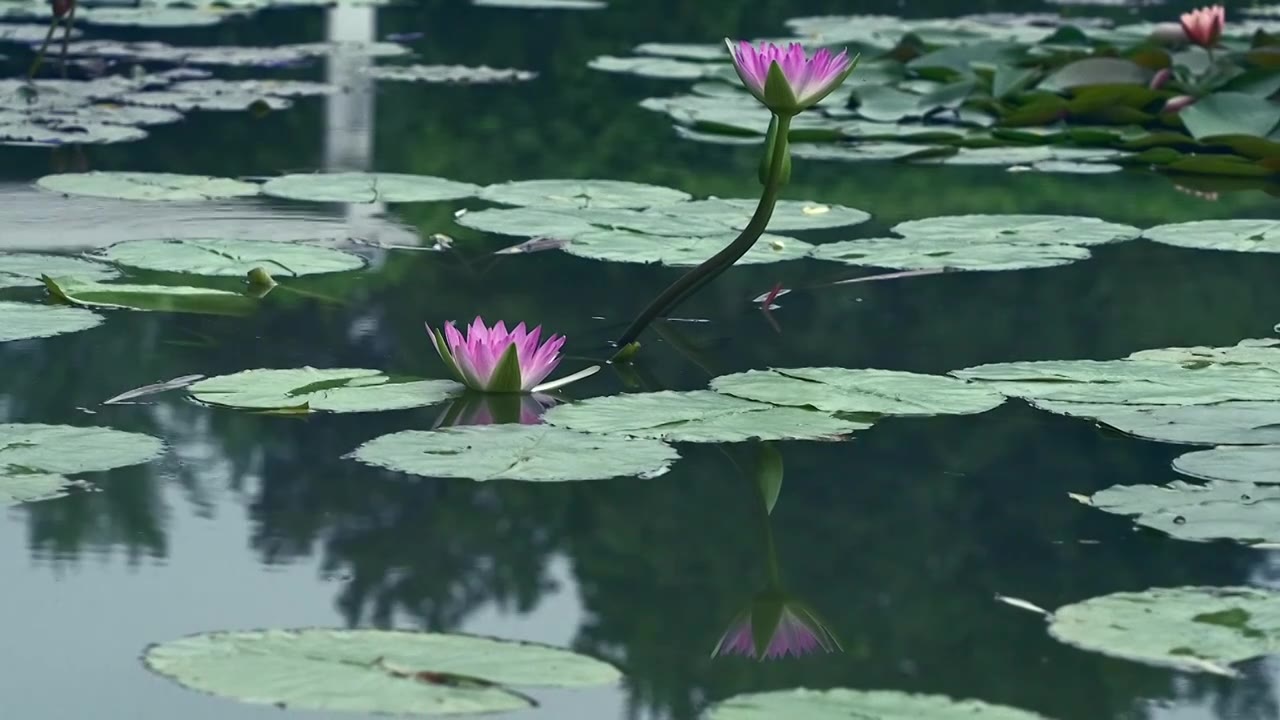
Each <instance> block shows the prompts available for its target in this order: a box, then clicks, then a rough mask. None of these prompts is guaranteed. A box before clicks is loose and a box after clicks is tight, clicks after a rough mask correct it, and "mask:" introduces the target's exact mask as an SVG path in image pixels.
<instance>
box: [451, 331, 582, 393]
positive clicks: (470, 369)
mask: <svg viewBox="0 0 1280 720" xmlns="http://www.w3.org/2000/svg"><path fill="white" fill-rule="evenodd" d="M427 330H428V331H429V332H431V335H432V337H434V338H435V345H436V351H437V352H439V353H440V357H441V359H443V360H444V362H445V365H447V366H448V367H449V370H450V371H451V372H453V374H454V376H456V377H457V378H458V380H459V381H461V382H462V383H463V384H464V385H466V386H467V387H469V388H471V389H473V390H479V391H481V392H529V391H531V390H533V389H534V388H535V387H536V386H537V385H538V384H539V383H541V382H542V381H543V380H545V379H546V377H547V376H548V375H550V374H551V371H552V370H554V369H555V368H556V365H558V364H560V348H562V347H564V340H565V339H564V337H563V336H560V335H552V336H551V337H549V338H547V340H546V342H544V343H542V344H541V345H539V344H538V341H539V340H540V339H541V337H542V326H538V327H536V328H534V329H533V330H532V331H529V330H526V329H525V326H524V323H520V324H519V325H516V326H515V328H514V329H512V330H510V331H508V330H507V326H506V325H505V324H503V323H502V321H498V322H497V323H496V324H495V325H494V326H493V327H492V328H489V327H486V326H485V324H484V320H483V319H481V318H478V317H477V318H476V319H475V321H473V322H472V323H471V326H470V327H468V328H467V331H466V335H465V336H464V335H463V334H462V333H461V332H459V331H458V329H457V328H456V327H454V323H452V322H447V323H445V324H444V331H443V332H440V331H437V330H432V329H431V328H430V327H429V326H428V328H427Z"/></svg>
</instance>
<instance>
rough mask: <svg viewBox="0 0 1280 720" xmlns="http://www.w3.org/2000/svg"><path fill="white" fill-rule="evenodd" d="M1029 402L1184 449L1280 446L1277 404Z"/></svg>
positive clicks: (1045, 408)
mask: <svg viewBox="0 0 1280 720" xmlns="http://www.w3.org/2000/svg"><path fill="white" fill-rule="evenodd" d="M1033 404H1034V405H1035V406H1036V407H1038V408H1040V409H1042V410H1047V411H1049V412H1053V413H1057V414H1060V415H1069V416H1072V417H1083V418H1089V419H1092V420H1096V421H1098V422H1100V423H1103V424H1104V425H1109V426H1111V427H1113V428H1115V429H1117V430H1119V431H1120V432H1123V433H1127V434H1129V435H1133V436H1134V437H1140V438H1143V439H1145V440H1156V441H1159V442H1167V443H1183V444H1188V445H1271V444H1280V402H1249V401H1240V402H1223V403H1214V404H1212V405H1182V406H1180V405H1122V404H1115V403H1074V402H1050V401H1042V400H1035V401H1033Z"/></svg>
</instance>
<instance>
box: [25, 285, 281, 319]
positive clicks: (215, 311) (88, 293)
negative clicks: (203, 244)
mask: <svg viewBox="0 0 1280 720" xmlns="http://www.w3.org/2000/svg"><path fill="white" fill-rule="evenodd" d="M42 280H43V281H44V286H45V287H46V288H47V289H48V290H49V294H51V295H53V296H54V297H56V298H58V299H59V300H61V301H63V302H66V303H70V304H72V305H80V306H82V307H88V308H110V309H115V310H146V311H155V312H180V313H194V314H197V315H231V316H239V315H248V314H249V313H251V312H253V311H254V310H255V309H256V308H257V306H258V301H257V299H256V298H252V297H249V296H248V295H241V294H240V293H234V292H228V291H226V290H213V289H210V288H198V287H189V286H185V285H131V284H125V283H96V282H92V281H88V280H80V279H77V278H67V277H61V278H51V277H49V276H47V275H46V276H44V277H43V278H42Z"/></svg>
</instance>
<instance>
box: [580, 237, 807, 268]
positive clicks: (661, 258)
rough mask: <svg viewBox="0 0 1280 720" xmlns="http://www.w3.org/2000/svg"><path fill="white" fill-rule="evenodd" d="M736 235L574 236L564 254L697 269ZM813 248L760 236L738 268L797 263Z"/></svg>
mask: <svg viewBox="0 0 1280 720" xmlns="http://www.w3.org/2000/svg"><path fill="white" fill-rule="evenodd" d="M736 237H737V236H736V235H707V236H703V237H683V238H681V237H665V236H658V235H645V234H642V233H635V232H628V231H626V230H601V231H596V232H588V233H583V234H580V235H574V237H573V240H571V241H570V242H568V243H567V244H565V246H564V250H565V252H568V253H569V254H571V255H577V256H579V257H585V258H590V259H592V260H609V261H613V262H634V263H661V264H663V265H675V266H687V265H699V264H701V263H703V262H705V261H706V259H707V258H709V257H711V256H712V255H715V254H716V253H717V252H719V251H720V250H722V249H724V247H725V246H726V245H728V244H729V243H730V242H732V241H733V240H734V238H736ZM811 250H813V246H812V245H810V244H809V243H807V242H802V241H800V240H796V239H793V238H789V237H782V236H779V235H762V236H761V237H760V239H759V240H758V241H756V244H755V245H753V246H752V247H751V249H750V250H748V251H747V254H746V255H743V256H742V258H741V259H739V260H738V262H737V264H739V265H755V264H761V263H771V262H781V261H783V260H796V259H799V258H803V257H806V256H808V254H809V251H811Z"/></svg>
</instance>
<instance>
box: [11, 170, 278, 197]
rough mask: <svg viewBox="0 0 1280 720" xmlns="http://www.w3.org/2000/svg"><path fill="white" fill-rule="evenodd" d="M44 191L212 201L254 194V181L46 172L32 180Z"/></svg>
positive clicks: (96, 195) (127, 173)
mask: <svg viewBox="0 0 1280 720" xmlns="http://www.w3.org/2000/svg"><path fill="white" fill-rule="evenodd" d="M36 185H38V186H40V187H42V188H44V189H45V190H52V191H53V192H60V193H64V194H67V195H89V196H92V197H103V198H119V199H123V200H212V199H215V198H233V197H248V196H251V195H257V194H258V186H257V185H255V184H254V183H247V182H241V181H239V180H231V179H229V178H216V177H206V176H203V175H176V174H173V173H145V172H100V171H96V170H95V171H92V172H86V173H67V174H62V175H46V176H44V177H42V178H40V179H39V180H37V181H36Z"/></svg>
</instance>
